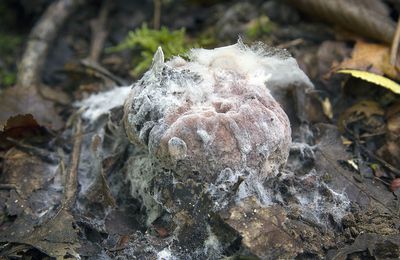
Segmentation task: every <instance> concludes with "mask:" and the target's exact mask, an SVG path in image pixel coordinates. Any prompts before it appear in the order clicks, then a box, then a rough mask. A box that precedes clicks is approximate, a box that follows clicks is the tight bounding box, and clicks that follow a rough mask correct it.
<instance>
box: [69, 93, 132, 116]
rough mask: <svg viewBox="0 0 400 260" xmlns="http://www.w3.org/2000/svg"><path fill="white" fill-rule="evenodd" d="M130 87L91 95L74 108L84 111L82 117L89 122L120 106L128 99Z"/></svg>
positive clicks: (77, 103)
mask: <svg viewBox="0 0 400 260" xmlns="http://www.w3.org/2000/svg"><path fill="white" fill-rule="evenodd" d="M130 89H131V86H124V87H116V88H113V89H111V90H109V91H105V92H101V93H97V94H93V95H91V96H89V97H88V98H86V99H84V100H82V101H79V102H76V103H75V104H74V106H75V107H80V108H83V109H84V112H83V114H82V117H83V118H84V119H87V120H89V121H90V122H93V121H95V120H96V119H97V118H98V117H99V116H101V115H104V114H108V113H109V112H110V110H111V109H113V108H115V107H118V106H122V105H123V104H124V102H125V99H126V98H127V97H128V95H129V92H130Z"/></svg>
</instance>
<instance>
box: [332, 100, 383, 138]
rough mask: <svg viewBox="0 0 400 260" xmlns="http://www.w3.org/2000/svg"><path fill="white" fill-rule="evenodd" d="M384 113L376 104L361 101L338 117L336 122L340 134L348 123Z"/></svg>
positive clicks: (369, 101)
mask: <svg viewBox="0 0 400 260" xmlns="http://www.w3.org/2000/svg"><path fill="white" fill-rule="evenodd" d="M384 113H385V112H384V110H383V109H382V108H381V107H380V105H379V104H378V103H377V102H375V101H371V100H362V101H360V102H359V103H356V104H355V105H353V106H351V107H350V108H348V109H347V110H346V111H345V112H344V113H343V114H341V115H340V117H339V120H338V126H339V130H340V131H341V132H345V129H346V126H347V125H348V124H350V123H353V122H356V121H359V120H362V119H368V118H371V117H372V116H383V115H384ZM382 127H383V125H382Z"/></svg>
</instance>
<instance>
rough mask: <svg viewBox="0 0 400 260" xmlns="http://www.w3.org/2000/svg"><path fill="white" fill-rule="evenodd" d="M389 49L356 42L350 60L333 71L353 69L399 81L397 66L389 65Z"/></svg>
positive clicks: (343, 62)
mask: <svg viewBox="0 0 400 260" xmlns="http://www.w3.org/2000/svg"><path fill="white" fill-rule="evenodd" d="M389 57H390V49H389V47H388V46H387V45H382V44H377V43H367V42H364V41H357V43H356V44H355V45H354V49H353V51H352V53H351V58H349V59H345V60H344V61H342V62H341V63H340V64H339V65H337V66H335V67H334V68H333V69H334V70H340V69H353V70H361V71H368V72H371V73H374V74H377V75H387V76H388V77H390V78H392V79H395V80H399V79H400V74H399V71H398V70H397V66H394V65H392V64H390V62H389Z"/></svg>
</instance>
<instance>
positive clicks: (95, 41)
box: [89, 0, 111, 62]
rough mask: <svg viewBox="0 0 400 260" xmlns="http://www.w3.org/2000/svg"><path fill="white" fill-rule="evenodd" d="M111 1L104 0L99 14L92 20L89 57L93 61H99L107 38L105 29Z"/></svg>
mask: <svg viewBox="0 0 400 260" xmlns="http://www.w3.org/2000/svg"><path fill="white" fill-rule="evenodd" d="M110 6H111V1H110V0H104V1H103V5H102V6H101V9H100V13H99V16H98V17H97V18H96V19H93V20H92V21H90V28H91V30H92V37H91V43H90V54H89V59H90V61H92V62H98V61H99V58H100V55H101V52H102V50H103V46H104V42H105V40H106V38H107V35H108V32H107V30H106V29H105V27H106V23H107V18H108V13H109V11H110Z"/></svg>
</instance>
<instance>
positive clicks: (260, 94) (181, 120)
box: [124, 42, 309, 182]
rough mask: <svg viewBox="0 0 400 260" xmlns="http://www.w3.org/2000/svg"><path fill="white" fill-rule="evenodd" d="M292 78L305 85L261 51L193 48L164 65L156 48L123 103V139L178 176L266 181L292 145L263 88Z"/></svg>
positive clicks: (293, 66)
mask: <svg viewBox="0 0 400 260" xmlns="http://www.w3.org/2000/svg"><path fill="white" fill-rule="evenodd" d="M288 68H290V70H289V73H288ZM296 81H300V82H302V81H307V82H309V81H308V79H307V77H306V76H305V75H304V73H303V72H302V71H301V70H300V69H299V68H298V66H297V63H296V61H295V60H294V59H293V58H291V57H290V56H289V55H288V54H287V53H286V52H283V51H276V50H275V49H267V48H264V47H263V46H253V47H247V46H245V45H244V44H242V43H240V42H239V43H237V44H235V45H231V46H227V47H222V48H217V49H213V50H205V49H194V50H192V51H191V52H190V53H189V61H186V60H184V59H182V58H180V57H176V58H174V59H172V60H170V61H168V62H166V63H164V58H163V53H162V50H161V49H159V50H158V51H157V53H156V54H155V57H154V61H153V65H152V69H151V70H150V71H148V72H147V73H146V74H145V75H144V77H143V78H142V79H141V80H140V81H138V82H137V83H136V84H135V85H134V86H133V88H132V91H131V93H130V96H129V98H128V99H127V101H126V103H125V116H124V122H125V128H126V131H127V135H128V137H129V139H130V140H131V141H132V142H134V143H136V144H142V145H143V146H145V147H147V148H148V151H149V153H150V154H151V155H153V156H155V157H156V158H158V159H159V161H160V162H161V164H162V165H163V167H165V168H167V169H172V170H174V171H175V172H176V173H177V174H178V175H180V174H182V175H185V176H188V177H189V176H190V177H192V178H194V179H196V180H200V179H201V180H204V181H206V182H214V181H215V180H217V178H218V177H219V175H220V173H221V172H225V173H226V172H227V171H229V172H232V173H233V174H238V175H240V176H242V175H249V174H251V175H252V176H258V177H257V178H260V179H265V178H267V177H269V176H274V175H276V173H277V172H278V171H279V169H280V168H281V167H282V166H283V165H284V164H285V162H286V160H287V157H288V152H289V145H290V143H291V129H290V123H289V119H288V117H287V116H286V114H285V112H284V111H283V109H282V108H281V106H280V104H279V103H278V102H277V101H276V100H275V99H274V98H273V97H272V95H271V93H270V90H269V87H271V88H272V87H276V83H277V82H279V84H280V85H282V86H283V87H285V86H289V85H290V84H293V83H295V82H296Z"/></svg>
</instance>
